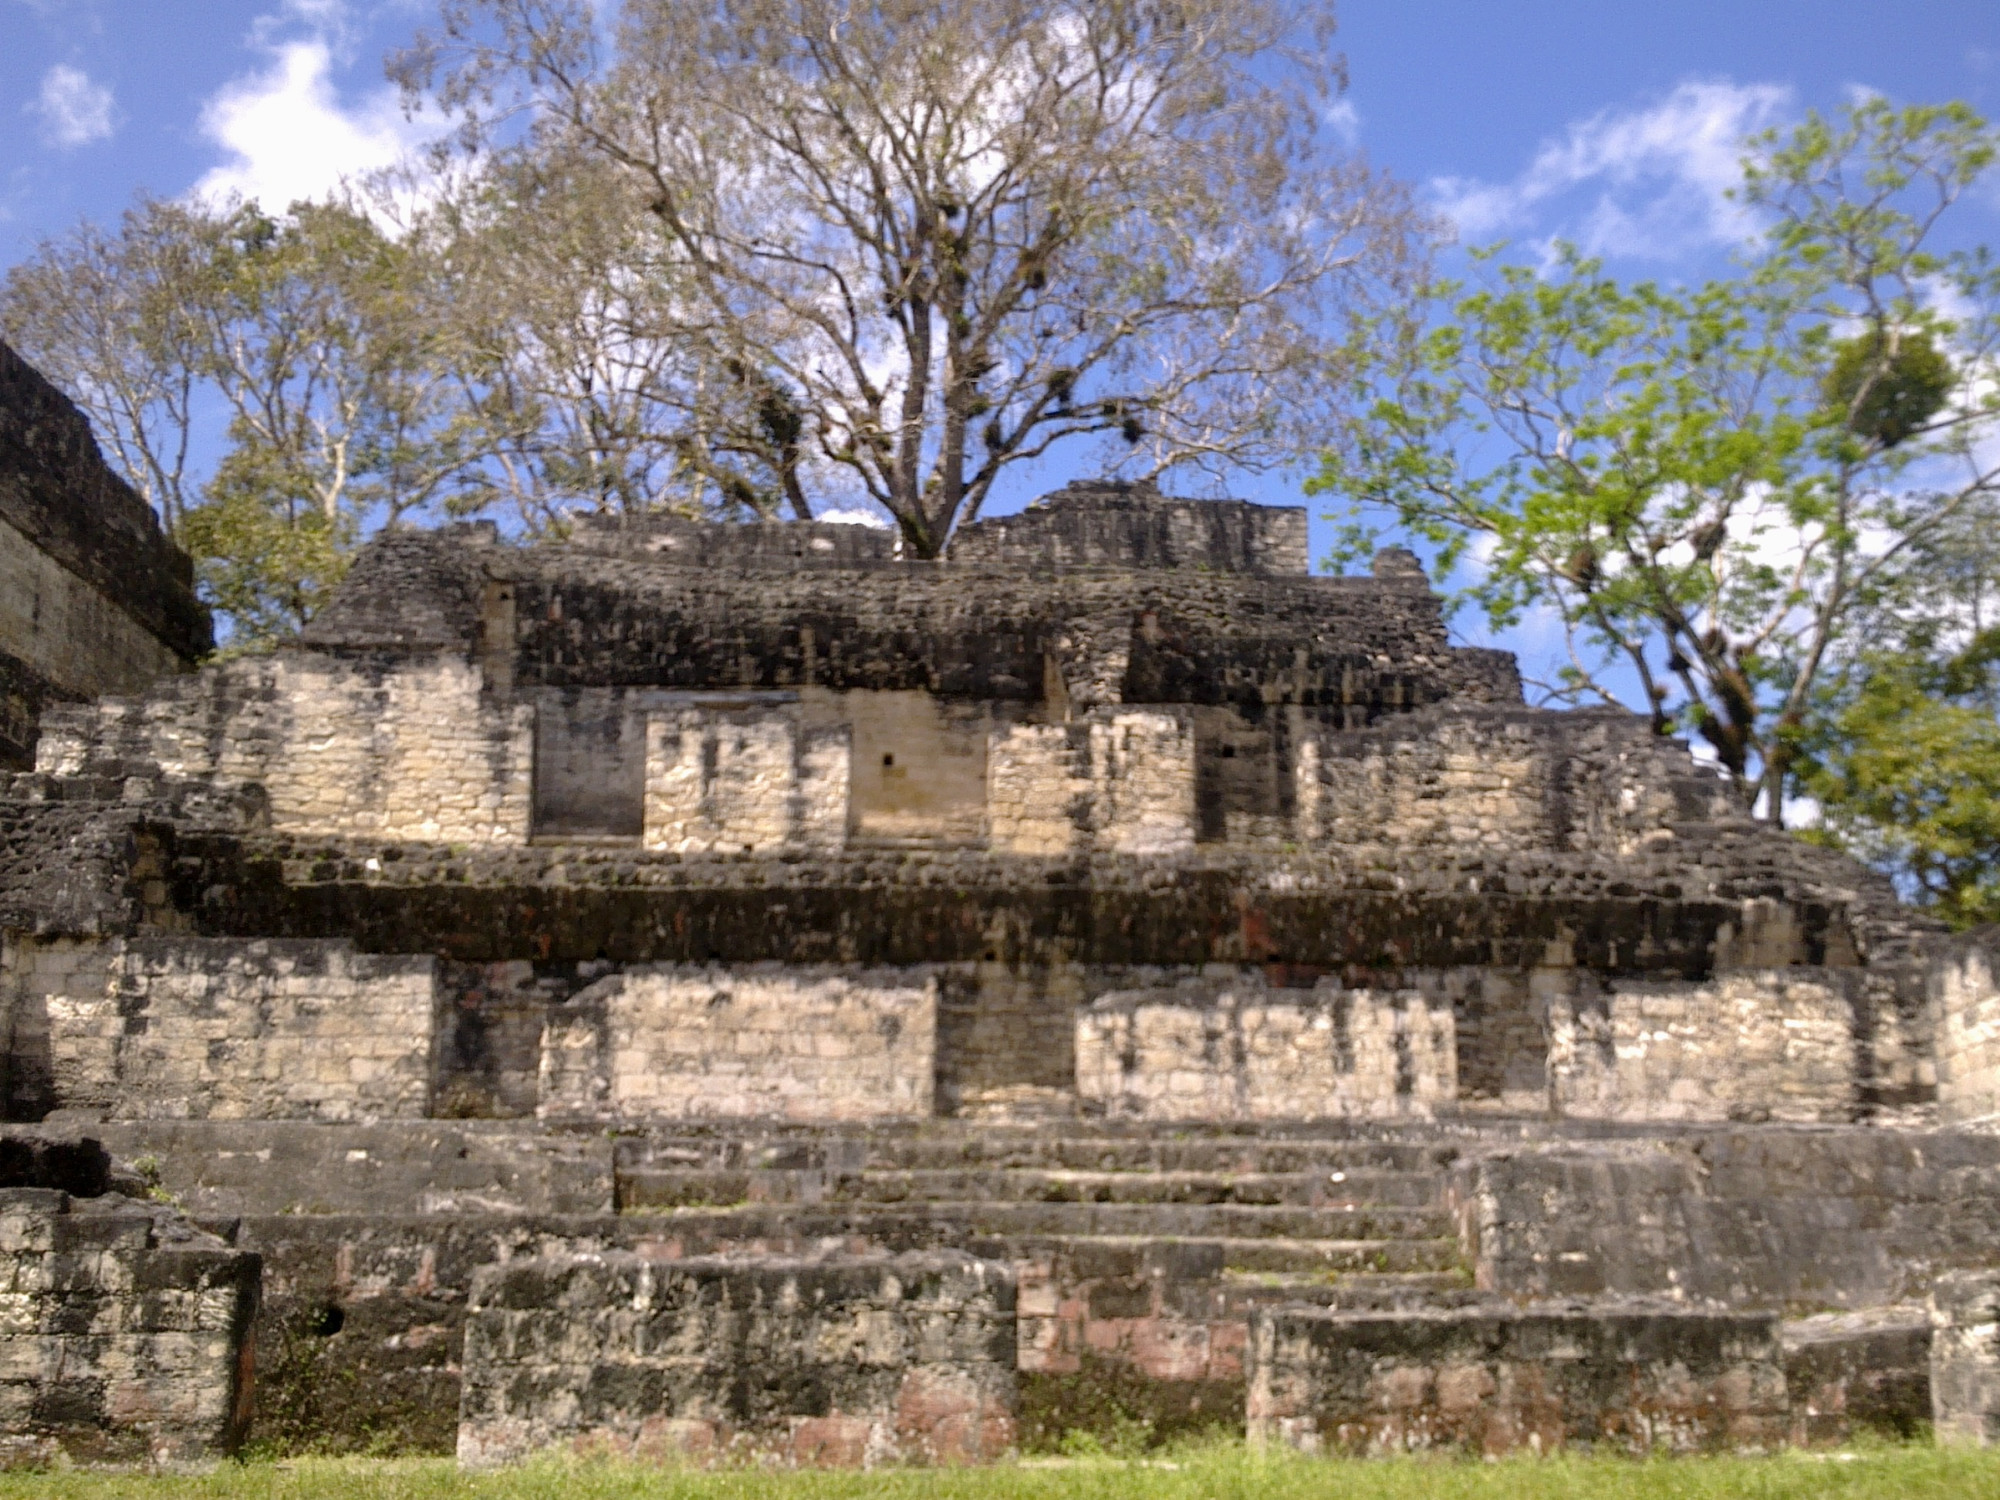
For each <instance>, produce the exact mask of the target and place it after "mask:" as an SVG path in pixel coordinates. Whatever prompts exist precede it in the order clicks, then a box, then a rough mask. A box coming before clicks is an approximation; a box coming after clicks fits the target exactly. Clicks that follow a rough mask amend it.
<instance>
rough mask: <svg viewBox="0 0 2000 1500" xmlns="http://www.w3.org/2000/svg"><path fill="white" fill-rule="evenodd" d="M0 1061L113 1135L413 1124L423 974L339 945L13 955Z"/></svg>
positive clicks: (119, 948) (146, 942) (87, 947)
mask: <svg viewBox="0 0 2000 1500" xmlns="http://www.w3.org/2000/svg"><path fill="white" fill-rule="evenodd" d="M14 968H15V972H14V975H13V984H12V989H13V992H14V993H13V997H12V999H13V1006H12V1011H13V1014H12V1016H11V1021H12V1025H11V1027H10V1031H11V1034H12V1047H11V1052H12V1055H13V1056H14V1058H15V1059H17V1060H19V1059H21V1058H24V1057H33V1056H34V1054H35V1053H37V1052H38V1051H39V1052H42V1053H44V1055H45V1057H46V1066H47V1069H48V1072H49V1075H50V1078H51V1082H52V1093H53V1102H54V1103H55V1104H56V1105H58V1106H60V1107H72V1108H88V1109H97V1110H102V1111H104V1112H105V1114H106V1115H107V1116H108V1117H109V1118H112V1119H127V1120H144V1119H303V1120H360V1119H371V1118H401V1119H410V1118H418V1117H421V1116H423V1115H424V1114H426V1113H427V1112H428V1109H429V1104H430V1096H431V1086H432V1074H433V1069H434V1062H433V1046H434V1044H433V1037H434V1034H435V1030H436V1020H435V1010H436V1003H437V1002H436V978H435V970H436V961H435V960H434V959H431V958H429V957H422V958H411V957H382V956H377V955H372V954H361V953H356V952H355V951H354V950H353V948H352V947H351V946H350V945H348V944H346V943H342V942H317V941H297V942H288V941H280V940H264V941H254V942H243V941H234V940H227V939H203V938H190V937H179V936H175V937H156V938H134V939H127V940H119V941H113V942H108V943H104V944H81V943H68V944H52V945H48V946H45V947H38V948H30V949H28V950H26V951H25V952H23V953H22V954H20V955H17V958H16V963H15V966H14Z"/></svg>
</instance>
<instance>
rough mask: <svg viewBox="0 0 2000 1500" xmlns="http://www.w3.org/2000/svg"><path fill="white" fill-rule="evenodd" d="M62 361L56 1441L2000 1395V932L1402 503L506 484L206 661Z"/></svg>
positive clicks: (1777, 1431) (140, 1450) (52, 943)
mask: <svg viewBox="0 0 2000 1500" xmlns="http://www.w3.org/2000/svg"><path fill="white" fill-rule="evenodd" d="M0 376H4V379H0V393H4V395H5V410H4V413H0V569H4V570H5V571H4V576H5V578H6V580H7V589H8V599H7V601H6V605H7V607H6V608H5V609H0V626H4V627H5V629H6V631H7V632H8V634H7V635H6V636H5V638H0V650H4V651H5V652H7V653H8V655H7V656H5V657H0V662H7V663H15V664H20V665H23V666H24V668H28V669H32V671H33V674H34V675H33V676H32V677H30V676H24V675H22V673H21V672H20V671H16V669H15V667H14V666H9V667H8V670H9V671H15V679H18V680H19V681H21V682H24V683H28V684H29V685H30V686H31V687H32V688H33V690H34V691H33V695H29V694H26V693H17V694H16V695H15V700H18V702H19V704H20V705H22V706H21V707H19V709H18V711H17V712H16V714H15V719H14V720H13V721H10V722H12V723H14V725H15V727H14V728H13V729H12V730H10V731H9V732H10V734H11V735H12V736H13V743H14V744H15V745H16V746H17V747H18V749H17V752H16V758H17V763H19V764H21V765H22V766H23V769H20V770H18V771H16V772H13V773H9V774H6V775H4V776H0V933H4V949H0V1007H3V1008H4V1009H0V1014H4V1018H5V1027H6V1049H5V1068H4V1074H0V1092H3V1093H4V1101H5V1107H6V1113H7V1117H8V1119H10V1120H13V1121H17V1122H20V1123H19V1124H16V1125H12V1126H8V1127H6V1130H5V1133H4V1138H0V1183H5V1184H7V1186H5V1187H4V1188H0V1241H3V1242H4V1243H0V1254H4V1255H5V1256H6V1257H8V1258H9V1261H10V1264H11V1266H12V1273H11V1274H12V1276H13V1278H14V1279H13V1281H12V1282H11V1283H10V1285H12V1286H13V1287H15V1288H16V1289H17V1290H16V1291H15V1292H13V1293H10V1296H11V1297H12V1298H13V1299H14V1300H13V1301H12V1302H10V1303H9V1308H10V1311H9V1322H8V1323H7V1325H6V1328H5V1330H4V1331H0V1351H4V1353H5V1358H4V1359H0V1452H4V1454H5V1455H11V1456H12V1457H14V1458H16V1459H21V1460H28V1461H39V1460H46V1459H48V1458H50V1457H52V1456H53V1455H56V1454H58V1453H65V1452H66V1453H68V1454H70V1455H71V1456H74V1457H78V1458H83V1459H104V1460H111V1461H135V1460H145V1459H149V1458H152V1459H158V1458H181V1459H185V1458H198V1457H200V1456H202V1455H205V1454H212V1453H217V1452H222V1451H227V1450H228V1449H230V1448H231V1447H232V1446H234V1445H236V1444H239V1443H240V1442H242V1441H243V1439H244V1437H245V1436H246V1434H247V1435H249V1436H251V1437H252V1438H261V1439H262V1440H264V1441H266V1442H269V1443H272V1444H274V1445H276V1446H278V1447H280V1448H282V1447H284V1446H286V1445H287V1444H291V1445H300V1444H306V1443H316V1444H320V1445H328V1444H330V1445H333V1446H336V1447H338V1446H342V1445H347V1446H352V1447H369V1446H372V1447H375V1448H377V1449H380V1448H385V1447H386V1448H389V1449H398V1448H400V1449H404V1450H416V1451H443V1452H450V1451H454V1450H455V1451H456V1452H457V1453H458V1454H459V1455H460V1457H461V1459H463V1460H464V1461H466V1462H468V1463H494V1462H503V1461H507V1460H510V1459H513V1458H516V1457H520V1456H523V1455H526V1454H529V1453H532V1452H535V1451H537V1450H539V1449H543V1448H549V1447H560V1448H572V1449H582V1450H586V1451H604V1452H611V1453H626V1454H637V1455H642V1456H644V1455H656V1454H657V1455H663V1454H670V1453H672V1454H680V1455H693V1456H695V1457H701V1456H707V1455H731V1454H746V1453H747V1454H762V1455H767V1456H772V1457H775V1458H777V1459H781V1460H786V1461H797V1462H818V1463H864V1462H876V1461H898V1460H900V1461H917V1462H926V1461H956V1460H966V1459H985V1458H993V1457H997V1456H1000V1455H1002V1454H1005V1453H1007V1452H1009V1451H1013V1450H1016V1449H1018V1448H1020V1447H1023V1446H1026V1447H1029V1448H1032V1447H1035V1446H1037V1445H1042V1444H1046V1443H1049V1442H1052V1441H1054V1440H1055V1439H1056V1438H1058V1437H1060V1436H1061V1435H1062V1433H1063V1432H1064V1431H1066V1430H1069V1429H1074V1428H1086V1429H1087V1428H1089V1427H1091V1425H1092V1424H1093V1423H1096V1424H1103V1423H1105V1422H1116V1423H1118V1424H1122V1430H1124V1431H1127V1432H1131V1431H1138V1432H1140V1433H1142V1434H1150V1435H1152V1436H1154V1437H1164V1436H1171V1435H1172V1434H1175V1433H1178V1432H1188V1431H1194V1430H1200V1429H1204V1428H1210V1427H1220V1428H1222V1429H1224V1430H1236V1431H1244V1430H1247V1431H1248V1432H1249V1434H1250V1435H1251V1436H1252V1437H1253V1438H1254V1439H1256V1440H1260V1441H1275V1442H1285V1443H1291V1444H1295V1445H1298V1446H1301V1447H1306V1448H1317V1449H1323V1450H1329V1451H1331V1450H1346V1451H1358V1452H1374V1451H1397V1450H1403V1449H1409V1448H1421V1447H1444V1446H1460V1447H1469V1448H1471V1449H1473V1450H1475V1451H1487V1452H1500V1451H1506V1450H1508V1449H1512V1448H1517V1447H1524V1446H1527V1447H1538V1448H1542V1449H1547V1448H1550V1447H1556V1446H1562V1445H1565V1444H1568V1445H1577V1444H1595V1445H1609V1446H1612V1447H1616V1448H1621V1449H1630V1450H1637V1451H1643V1450H1646V1449H1650V1448H1655V1447H1661V1446H1665V1447H1669V1448H1675V1449H1686V1448H1700V1447H1728V1446H1735V1447H1761V1448H1770V1447H1773V1446H1777V1445H1781V1444H1788V1443H1814V1442H1822V1441H1831V1440H1838V1439H1842V1438H1844V1437H1845V1436H1846V1435H1847V1434H1849V1433H1850V1432H1852V1431H1853V1430H1855V1429H1856V1428H1858V1427H1863V1426H1877V1427H1884V1428H1887V1429H1890V1430H1894V1431H1903V1432H1907V1431H1910V1430H1912V1429H1913V1428H1914V1427H1915V1426H1916V1425H1917V1424H1918V1423H1920V1422H1923V1421H1927V1420H1929V1419H1930V1418H1931V1416H1932V1415H1933V1412H1935V1414H1936V1415H1937V1417H1938V1419H1939V1421H1940V1424H1941V1429H1942V1430H1943V1431H1946V1432H1948V1433H1951V1434H1955V1435H1963V1436H1968V1437H1973V1438H1979V1439H1984V1438H1985V1437H1987V1436H1989V1435H1994V1434H1996V1433H2000V1379H1996V1378H1995V1373H1994V1372H1995V1370H1996V1368H2000V1353H1997V1351H1996V1349H1995V1347H1994V1345H1995V1334H1994V1325H1995V1308H1996V1305H2000V1291H1996V1288H2000V1281H1996V1278H1995V1276H1994V1274H1993V1270H1992V1268H1993V1267H1994V1266H1995V1265H2000V1136H1996V1135H1994V1134H1989V1133H1982V1131H1981V1129H1980V1127H1981V1126H1982V1125H1984V1124H1986V1123H1988V1122H1991V1121H1993V1120H1994V1119H1995V1118H1996V1115H2000V1071H1996V1064H1997V1063H2000V998H1996V996H1995V994H1994V981H1993V978H1992V974H1993V966H1994V960H1993V959H1992V957H1991V954H1992V952H1993V946H1994V945H1993V944H1992V943H1991V942H1989V941H1988V940H1987V939H1984V938H1981V937H1979V936H1973V937H1969V938H1958V939H1949V938H1946V937H1945V936H1944V935H1942V934H1941V933H1940V931H1939V930H1937V929H1936V928H1935V927H1934V926H1933V924H1931V923H1929V922H1928V921H1926V920H1925V919H1924V918H1923V917H1922V916H1921V915H1920V914H1917V913H1914V912H1912V911H1910V910H1908V909H1906V908H1903V907H1901V906H1899V905H1898V904H1897V902H1896V900H1895V899H1894V896H1893V893H1892V892H1891V891H1890V889H1889V888H1888V887H1887V886H1886V885H1885V884H1884V882H1883V881H1881V880H1880V879H1878V878H1877V877H1876V876H1874V875H1872V874H1870V873H1869V872H1868V871H1866V870H1864V869H1863V868H1861V867H1860V866H1858V865H1856V864H1854V863H1852V862H1850V861H1848V860H1846V859H1844V858H1842V857H1839V856H1837V855H1835V854H1832V853H1830V852H1827V851H1825V850H1822V849H1817V848H1814V847H1812V846H1809V845H1806V844H1804V843H1801V842H1798V841H1796V840H1794V839H1792V838H1790V837H1788V836H1786V835H1784V834H1782V833H1777V832H1774V831H1771V830H1769V829H1767V828H1764V827H1761V826H1759V825H1757V824H1755V823H1753V822H1751V821H1749V820H1748V819H1746V818H1745V817H1744V815H1743V814H1742V813H1741V811H1740V810H1739V809H1738V808H1737V807H1736V805H1735V804H1734V803H1733V802H1732V800H1731V799H1730V797H1729V796H1728V795H1727V794H1726V791H1725V788H1724V787H1723V785H1722V784H1721V783H1720V782H1719V781H1717V780H1716V779H1715V778H1714V776H1713V775H1712V774H1711V773H1710V772H1708V771H1706V770H1704V769H1703V768H1702V767H1701V766H1699V765H1698V764H1696V763H1695V762H1694V761H1693V760H1692V759H1691V758H1690V757H1689V755H1688V754H1687V752H1686V749H1685V748H1684V747H1683V746H1682V745H1680V744H1678V743H1676V742H1673V741H1670V740H1663V739H1659V738H1656V737H1654V736H1653V735H1652V734H1651V733H1650V732H1649V731H1648V728H1647V726H1646V724H1645V723H1644V722H1643V721H1641V720H1639V719H1637V718H1633V717H1631V716H1628V715H1624V714H1619V713H1603V712H1590V713H1584V712H1569V713H1564V712H1549V711H1544V710H1539V709H1533V708H1529V707H1527V706H1525V705H1524V704H1523V702H1522V696H1521V690H1520V684H1519V680H1518V677H1517V675H1516V672H1515V668H1514V665H1513V663H1512V661H1511V659H1510V658H1509V657H1508V656H1506V655H1505V654H1503V653H1499V652H1494V651H1480V650H1466V649H1461V648H1457V647H1454V646H1453V645H1451V644H1450V642H1449V640H1448V638H1447V636H1446V633H1445V629H1444V625H1443V622H1442V619H1441V615H1440V607H1439V601H1438V599H1437V597H1436V596H1435V594H1434V593H1433V592H1432V590H1431V588H1430V586H1429V584H1428V582H1427V580H1426V579H1425V577H1424V575H1423V573H1422V572H1421V571H1420V569H1419V568H1418V566H1417V563H1416V560H1415V559H1414V558H1412V557H1411V556H1409V555H1408V554H1406V553H1401V552H1394V551H1391V552H1387V553H1384V554H1383V555H1382V556H1381V557H1379V558H1378V559H1377V560H1376V563H1375V567H1374V570H1373V573H1372V574H1371V575H1370V576H1365V577H1316V576H1313V575H1312V574H1311V573H1310V572H1309V569H1308V561H1307V555H1306V526H1305V516H1304V513H1303V512H1301V511H1298V510H1289V509H1283V508H1273V507H1261V506H1255V505H1246V504H1240V503H1233V502H1203V501H1187V500H1175V499H1167V498H1163V497H1162V496H1161V495H1159V494H1158V493H1157V492H1155V491H1151V490H1144V489H1132V488H1126V487H1121V486H1116V485H1101V484H1100V485H1077V486H1071V487H1070V488H1068V489H1066V490H1064V491H1061V492H1059V493H1057V494H1054V495H1050V496H1048V497H1046V498H1045V499H1044V500H1042V501H1041V502H1040V503H1038V504H1037V505H1035V506H1032V507H1030V508H1029V509H1028V510H1026V511H1025V512H1023V513H1021V514H1019V515H1016V516H1010V517H1006V518H1004V519H996V520H990V521H983V522H980V523H978V524H976V525H973V526H971V527H969V528H967V529H966V530H965V532H964V533H963V534H962V536H961V537H960V538H959V540H958V542H957V544H956V545H955V547H954V549H953V554H952V556H951V558H950V559H949V560H948V561H944V562H913V561H907V560H903V559H901V558H899V557H897V556H896V555H895V554H894V552H893V550H892V547H891V541H890V538H889V536H888V535H887V534H886V533H884V532H881V531H875V530H870V529H868V528H864V527H856V526H843V525H826V524H789V525H765V526H710V525H698V524H692V523H686V522H680V521H670V520H658V521H644V522H641V521H632V522H628V523H624V524H609V523H599V522H588V521H587V522H584V523H581V524H579V525H578V527H577V528H576V531H575V534H574V535H572V536H570V537H569V538H567V539H565V540H562V541H550V542H545V543H538V544H534V545H516V544H512V543H509V542H505V541H503V540H502V539H501V538H500V537H499V536H498V535H497V534H496V533H495V531H494V530H493V529H492V528H490V527H486V526H480V525H467V526H458V527H452V528H447V529H445V530H441V531H430V532H395V533H391V534H388V535H385V536H382V537H380V538H379V539H377V540H376V541H375V542H373V543H372V544H371V545H370V546H369V547H368V548H367V550H366V551H365V552H363V553H362V555H361V556H360V557H359V559H358V560H357V561H356V563H355V566H354V568H353V571H352V573H351V574H350V576H349V577H348V579H347V581H346V583H345V584H344V585H343V586H342V588H341V590H340V592H339V593H338V595H337V596H336V597H335V598H334V599H333V601H332V602H331V603H330V604H329V605H328V607H327V608H326V609H325V610H324V611H323V612H322V613H321V614H320V615H319V617H318V618H317V619H316V620H315V621H314V622H313V624H312V626H311V628H310V629H309V630H308V631H307V632H306V633H305V635H304V636H303V637H302V638H301V639H299V640H298V641H297V642H295V643H293V644H291V645H288V646H286V647H284V648H282V649H279V650H276V651H274V652H271V653H270V654H267V655H262V656H247V657H238V658H235V659H231V660H223V661H214V662H210V663H209V664H208V665H206V666H202V667H200V668H199V669H198V670H191V671H179V670H175V668H177V667H179V666H182V665H184V664H185V663H186V661H187V660H188V659H189V658H191V657H193V656H196V655H199V654H200V651H201V650H202V649H203V648H204V647H205V645H206V636H205V629H206V627H205V625H203V624H201V623H200V621H199V619H198V615H192V616H191V615H190V613H189V611H190V609H191V608H192V604H191V595H190V594H189V593H188V590H187V576H188V575H187V572H186V567H185V560H184V559H181V558H179V557H178V555H177V554H174V553H172V551H171V549H170V548H168V547H167V546H166V544H165V543H164V542H163V541H161V540H160V539H159V537H158V534H157V531H148V530H147V523H145V520H144V516H143V509H141V511H139V512H137V513H135V512H134V510H133V506H134V505H136V501H135V500H133V498H132V497H131V496H130V495H129V493H128V492H126V491H124V490H123V488H122V486H120V485H119V484H118V483H117V481H115V480H114V479H112V478H111V477H110V475H109V474H108V472H107V471H106V470H105V469H104V467H103V464H102V462H101V460H100V459H99V458H98V457H97V454H96V450H95V447H94V445H93V444H92V443H91V440H90V437H89V433H88V430H87V428H86V427H85V425H84V423H83V421H82V419H81V418H80V417H79V416H78V415H77V414H76V413H75V412H74V410H73V409H72V408H70V407H69V406H68V404H67V403H66V402H64V401H63V400H62V399H61V397H60V396H58V395H57V394H56V393H55V392H54V391H53V390H52V389H51V388H49V387H48V386H47V385H46V384H45V383H44V382H42V381H40V379H39V377H37V376H35V375H34V373H33V372H32V371H30V370H28V369H27V368H26V367H25V366H23V365H22V364H21V363H20V362H19V361H18V360H17V359H14V357H13V356H12V355H11V353H9V354H7V355H6V356H5V359H4V360H0ZM120 549H123V550H120ZM142 565H143V566H142ZM23 601H28V602H26V603H23ZM191 621H192V623H190V622H191ZM79 622H81V623H79ZM70 635H74V636H75V637H76V640H75V642H74V643H70V642H69V641H68V636H70ZM105 642H111V643H112V644H111V645H108V646H106V645H105V644H104V643H105ZM120 642H125V643H128V644H124V645H121V644H118V643H120ZM131 642H139V643H141V645H130V644H129V643H131ZM145 642H151V643H152V644H151V645H149V646H146V645H144V643H145ZM141 646H143V650H142V649H141ZM93 651H95V652H97V653H98V656H97V657H93V656H91V655H90V653H91V652H93ZM145 651H151V652H153V655H151V656H145V655H144V653H145ZM141 657H144V661H145V662H146V663H149V664H150V665H149V666H148V667H147V669H146V670H145V671H144V676H145V677H146V681H145V682H144V683H142V684H138V685H133V684H130V683H125V682H119V681H107V680H103V679H102V677H100V678H91V677H90V675H89V672H87V671H83V670H81V669H80V666H79V664H81V663H84V662H86V661H94V660H98V659H99V658H103V659H105V660H110V661H113V662H118V661H123V662H126V663H127V665H128V666H130V665H131V664H132V663H134V662H138V661H139V660H140V658H141ZM36 663H40V664H41V665H39V666H37V665H35V664H36ZM91 670H97V669H96V668H92V669H91ZM132 670H135V671H136V670H139V668H138V667H136V666H134V667H132ZM65 673H69V674H70V675H69V678H68V679H67V680H66V679H65V676H64V674H65ZM15 679H10V680H15ZM66 681H67V684H68V685H65V684H66ZM107 687H110V688H118V689H121V691H118V692H116V693H115V694H113V695H111V696H92V695H94V694H98V693H101V692H103V691H104V689H105V688H107ZM31 696H32V701H30V697H31ZM15 700H10V701H15ZM30 746H31V747H32V756H33V761H32V769H28V768H26V757H27V755H28V754H29V753H30Z"/></svg>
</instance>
